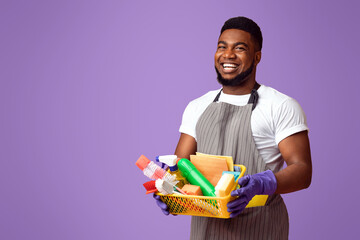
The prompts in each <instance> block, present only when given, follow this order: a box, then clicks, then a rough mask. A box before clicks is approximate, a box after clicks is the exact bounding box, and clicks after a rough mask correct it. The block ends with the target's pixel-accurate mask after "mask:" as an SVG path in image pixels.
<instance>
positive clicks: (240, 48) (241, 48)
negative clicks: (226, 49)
mask: <svg viewBox="0 0 360 240" xmlns="http://www.w3.org/2000/svg"><path fill="white" fill-rule="evenodd" d="M236 49H237V50H241V51H244V50H245V48H243V47H237V48H236Z"/></svg>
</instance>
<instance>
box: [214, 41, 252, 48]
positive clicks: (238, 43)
mask: <svg viewBox="0 0 360 240" xmlns="http://www.w3.org/2000/svg"><path fill="white" fill-rule="evenodd" d="M221 43H222V44H225V45H228V44H227V42H225V41H219V42H218V45H219V44H221ZM234 45H235V47H236V46H238V45H244V46H245V47H247V48H249V45H247V44H246V43H244V42H237V43H235V44H234Z"/></svg>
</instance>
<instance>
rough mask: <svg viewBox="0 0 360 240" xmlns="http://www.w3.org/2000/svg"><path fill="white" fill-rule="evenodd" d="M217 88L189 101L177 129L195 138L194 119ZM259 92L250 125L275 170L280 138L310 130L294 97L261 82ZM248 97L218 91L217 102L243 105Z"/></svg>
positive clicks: (280, 160)
mask: <svg viewBox="0 0 360 240" xmlns="http://www.w3.org/2000/svg"><path fill="white" fill-rule="evenodd" d="M219 91H220V89H218V90H214V91H210V92H208V93H206V94H205V95H203V96H201V97H199V98H197V99H195V100H193V101H191V102H190V103H189V104H188V106H187V107H186V109H185V111H184V114H183V118H182V123H181V126H180V129H179V131H180V132H181V133H186V134H188V135H190V136H192V137H194V138H195V139H196V131H195V127H196V123H197V121H198V120H199V118H200V116H201V114H202V113H203V112H204V111H205V109H206V108H207V107H208V106H209V105H210V103H212V102H213V101H214V98H215V97H216V95H217V94H218V93H219ZM258 94H259V99H258V103H257V105H256V107H255V109H254V110H253V112H252V115H251V129H252V133H253V137H254V141H255V145H256V147H257V149H258V150H259V153H260V155H261V156H262V158H263V160H264V161H265V163H267V166H268V167H269V168H270V169H271V170H273V171H275V172H277V171H279V170H280V169H281V168H282V166H283V164H284V160H283V158H282V156H281V153H280V151H279V148H278V144H279V142H280V141H281V140H283V139H284V138H286V137H288V136H290V135H292V134H294V133H297V132H301V131H305V130H309V129H308V127H307V124H306V116H305V113H304V112H303V110H302V108H301V106H300V105H299V103H298V102H297V101H296V100H294V99H293V98H291V97H288V96H286V95H285V94H283V93H280V92H279V91H277V90H275V89H273V88H271V87H267V86H264V85H261V86H260V88H259V89H258ZM249 97H250V94H247V95H229V94H225V93H223V92H221V94H220V98H219V102H226V103H229V104H233V105H237V106H244V105H246V104H247V103H248V101H249Z"/></svg>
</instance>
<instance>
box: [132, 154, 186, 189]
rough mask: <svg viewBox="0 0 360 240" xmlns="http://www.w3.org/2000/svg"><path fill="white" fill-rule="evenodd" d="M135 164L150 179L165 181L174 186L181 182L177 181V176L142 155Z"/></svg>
mask: <svg viewBox="0 0 360 240" xmlns="http://www.w3.org/2000/svg"><path fill="white" fill-rule="evenodd" d="M135 164H136V166H138V167H139V168H140V169H141V170H142V171H143V173H144V175H145V176H147V177H148V178H150V179H153V180H157V179H163V180H166V181H167V182H169V183H170V184H171V185H174V186H175V185H176V184H177V183H178V182H179V181H177V180H176V177H175V176H173V175H171V174H170V173H168V172H167V171H165V170H164V169H162V168H161V167H160V166H158V165H156V163H154V162H152V161H150V160H149V159H148V158H147V157H145V156H144V155H141V156H140V157H139V159H138V160H137V161H136V163H135Z"/></svg>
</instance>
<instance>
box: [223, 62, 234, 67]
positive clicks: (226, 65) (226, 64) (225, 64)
mask: <svg viewBox="0 0 360 240" xmlns="http://www.w3.org/2000/svg"><path fill="white" fill-rule="evenodd" d="M223 67H224V68H236V67H237V66H236V65H235V64H231V63H224V64H223Z"/></svg>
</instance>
